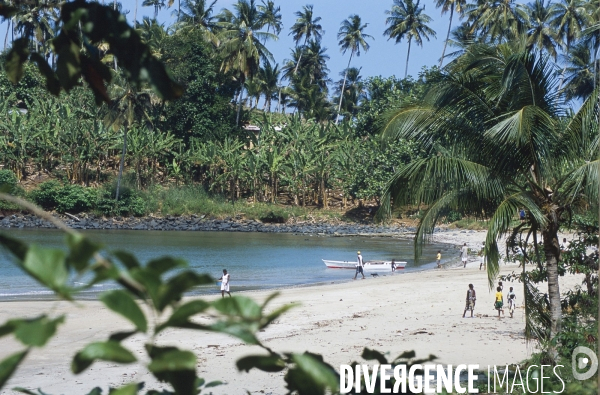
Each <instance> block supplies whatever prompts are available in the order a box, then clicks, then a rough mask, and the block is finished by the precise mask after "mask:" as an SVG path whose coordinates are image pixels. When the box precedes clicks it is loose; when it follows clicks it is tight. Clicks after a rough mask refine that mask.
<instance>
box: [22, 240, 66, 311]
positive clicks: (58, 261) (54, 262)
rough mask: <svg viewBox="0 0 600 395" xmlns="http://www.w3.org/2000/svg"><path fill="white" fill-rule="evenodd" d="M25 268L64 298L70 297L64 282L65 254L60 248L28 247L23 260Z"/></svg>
mask: <svg viewBox="0 0 600 395" xmlns="http://www.w3.org/2000/svg"><path fill="white" fill-rule="evenodd" d="M23 269H25V270H26V271H27V272H28V273H29V274H30V275H31V276H32V277H33V278H35V279H36V280H37V281H38V282H40V283H41V284H42V285H45V286H46V287H48V288H50V289H51V290H53V291H55V292H56V293H58V294H59V295H61V296H63V297H64V298H66V299H69V300H70V299H71V295H70V294H69V292H68V290H67V288H66V286H65V284H66V282H67V280H68V278H69V273H68V271H67V265H66V262H65V254H64V252H62V251H61V250H55V249H50V248H42V247H38V246H36V245H32V246H31V247H29V250H28V251H27V254H26V255H25V259H24V261H23Z"/></svg>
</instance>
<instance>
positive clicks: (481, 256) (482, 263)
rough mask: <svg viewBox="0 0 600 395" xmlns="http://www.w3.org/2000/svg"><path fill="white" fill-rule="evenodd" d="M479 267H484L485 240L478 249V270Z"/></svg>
mask: <svg viewBox="0 0 600 395" xmlns="http://www.w3.org/2000/svg"><path fill="white" fill-rule="evenodd" d="M481 268H484V269H485V241H484V242H483V245H482V246H481V250H480V251H479V270H481Z"/></svg>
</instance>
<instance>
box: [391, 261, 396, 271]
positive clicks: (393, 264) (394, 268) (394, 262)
mask: <svg viewBox="0 0 600 395" xmlns="http://www.w3.org/2000/svg"><path fill="white" fill-rule="evenodd" d="M395 271H396V260H395V259H392V273H394V272H395Z"/></svg>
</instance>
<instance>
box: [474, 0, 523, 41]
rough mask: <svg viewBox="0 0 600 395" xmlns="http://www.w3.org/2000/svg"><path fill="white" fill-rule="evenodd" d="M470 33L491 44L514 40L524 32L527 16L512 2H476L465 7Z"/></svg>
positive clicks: (495, 0)
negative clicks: (477, 34) (470, 28)
mask: <svg viewBox="0 0 600 395" xmlns="http://www.w3.org/2000/svg"><path fill="white" fill-rule="evenodd" d="M466 14H468V16H469V18H468V19H469V21H470V22H471V26H472V31H473V32H475V31H478V32H479V34H480V35H481V36H483V37H486V38H488V39H489V40H490V41H491V42H494V43H500V42H503V41H505V40H514V39H515V38H517V37H519V36H520V35H521V34H522V33H523V32H524V28H525V25H524V23H523V22H524V21H525V20H527V15H526V14H525V12H524V11H523V9H522V8H520V7H517V4H516V3H515V1H514V0H477V3H476V4H470V5H467V7H466Z"/></svg>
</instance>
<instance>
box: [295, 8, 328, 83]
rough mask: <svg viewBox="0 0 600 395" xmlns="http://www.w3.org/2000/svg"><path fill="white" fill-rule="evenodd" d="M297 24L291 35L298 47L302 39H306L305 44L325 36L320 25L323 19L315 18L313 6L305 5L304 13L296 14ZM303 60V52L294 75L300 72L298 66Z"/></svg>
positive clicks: (298, 12)
mask: <svg viewBox="0 0 600 395" xmlns="http://www.w3.org/2000/svg"><path fill="white" fill-rule="evenodd" d="M295 15H296V17H297V19H296V22H295V23H294V25H293V26H292V28H291V29H290V35H291V36H292V38H293V39H294V41H295V42H296V46H298V43H299V42H300V40H302V38H304V44H302V45H303V46H304V45H306V42H307V41H308V40H309V39H310V38H311V37H315V39H316V40H317V41H320V40H321V37H322V35H323V28H322V27H321V25H320V24H319V22H320V21H321V17H320V16H319V17H316V18H313V6H312V5H305V6H304V7H302V11H297V12H296V14H295ZM301 60H302V52H300V57H299V58H298V62H297V63H296V67H295V68H294V74H296V72H297V71H298V65H300V61H301Z"/></svg>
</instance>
